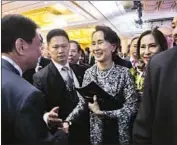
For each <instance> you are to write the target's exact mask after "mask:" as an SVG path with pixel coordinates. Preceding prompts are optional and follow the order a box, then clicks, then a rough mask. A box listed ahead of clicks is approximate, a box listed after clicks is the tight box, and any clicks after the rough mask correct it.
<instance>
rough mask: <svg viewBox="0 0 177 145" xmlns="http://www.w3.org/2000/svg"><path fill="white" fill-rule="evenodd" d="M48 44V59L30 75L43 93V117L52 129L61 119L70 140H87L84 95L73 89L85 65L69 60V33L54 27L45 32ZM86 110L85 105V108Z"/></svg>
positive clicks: (82, 141)
mask: <svg viewBox="0 0 177 145" xmlns="http://www.w3.org/2000/svg"><path fill="white" fill-rule="evenodd" d="M47 47H48V51H49V54H50V56H51V62H50V64H49V65H47V66H46V67H45V68H43V69H42V70H40V71H39V72H37V73H35V74H34V76H33V80H34V85H35V86H36V87H37V88H39V89H40V90H41V91H42V92H44V94H45V101H46V104H47V105H46V111H47V112H46V114H45V115H44V120H45V122H46V123H47V124H48V126H49V127H50V128H51V131H52V132H55V130H56V129H57V127H60V126H59V125H60V124H59V123H58V119H59V118H61V119H62V120H63V126H64V129H65V132H66V133H69V139H68V141H69V144H71V145H74V144H83V145H84V144H87V139H88V130H87V128H88V126H87V124H88V114H87V111H86V112H84V111H83V110H85V109H84V108H85V107H87V106H82V105H81V104H82V103H81V102H82V101H83V98H82V97H81V96H80V95H78V94H77V93H76V91H75V87H77V88H78V87H80V86H81V84H82V80H83V76H84V73H85V70H86V69H85V68H83V67H82V66H79V65H77V64H73V63H72V64H71V63H68V55H69V49H70V44H69V37H68V35H67V33H66V32H65V31H64V30H62V29H53V30H51V31H49V32H48V34H47ZM86 110H87V108H86Z"/></svg>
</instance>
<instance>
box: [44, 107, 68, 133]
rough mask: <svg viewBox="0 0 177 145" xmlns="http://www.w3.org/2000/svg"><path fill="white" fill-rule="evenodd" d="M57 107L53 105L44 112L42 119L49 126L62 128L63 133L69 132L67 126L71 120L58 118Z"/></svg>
mask: <svg viewBox="0 0 177 145" xmlns="http://www.w3.org/2000/svg"><path fill="white" fill-rule="evenodd" d="M58 111H59V107H54V108H53V109H52V110H51V111H50V112H46V113H45V114H44V117H43V118H44V121H45V122H46V123H47V125H48V127H49V128H52V127H57V129H62V130H63V131H64V132H65V133H69V126H70V125H71V122H69V121H63V120H62V119H60V118H58Z"/></svg>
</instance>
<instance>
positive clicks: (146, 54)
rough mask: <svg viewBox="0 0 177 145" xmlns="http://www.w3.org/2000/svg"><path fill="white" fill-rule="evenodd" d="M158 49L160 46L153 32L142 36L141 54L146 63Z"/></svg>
mask: <svg viewBox="0 0 177 145" xmlns="http://www.w3.org/2000/svg"><path fill="white" fill-rule="evenodd" d="M158 51H159V46H158V44H157V43H156V42H155V39H154V37H153V35H152V34H148V35H145V36H144V37H142V39H141V45H140V56H141V59H142V60H143V61H144V63H145V64H147V63H148V61H149V59H150V58H151V57H152V56H153V55H154V54H156V53H157V52H158Z"/></svg>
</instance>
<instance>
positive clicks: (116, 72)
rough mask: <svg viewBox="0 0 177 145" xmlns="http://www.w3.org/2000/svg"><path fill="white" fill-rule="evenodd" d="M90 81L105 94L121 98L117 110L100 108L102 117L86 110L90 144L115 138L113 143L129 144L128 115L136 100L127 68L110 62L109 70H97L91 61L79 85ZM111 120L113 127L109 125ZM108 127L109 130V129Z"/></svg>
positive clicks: (132, 111) (135, 109)
mask: <svg viewBox="0 0 177 145" xmlns="http://www.w3.org/2000/svg"><path fill="white" fill-rule="evenodd" d="M92 81H94V82H95V83H96V84H97V85H99V86H100V87H101V88H102V89H103V90H104V91H106V92H107V93H108V94H109V95H111V96H115V98H114V99H119V97H124V99H125V102H124V104H123V107H122V108H120V109H117V110H102V111H103V112H104V116H105V117H102V118H101V117H98V116H96V115H95V114H93V113H92V112H90V142H91V144H92V145H100V144H115V142H111V140H112V139H115V141H116V144H121V145H124V144H129V143H130V140H131V126H132V125H131V123H132V117H133V116H134V115H135V114H136V112H137V109H138V102H139V98H138V95H137V94H136V90H135V85H134V82H133V80H132V78H131V75H130V72H129V70H128V69H127V68H125V67H122V66H119V65H115V64H113V66H112V68H111V69H109V70H104V71H100V70H99V69H98V67H97V65H96V64H95V65H94V66H92V67H91V68H89V69H88V70H87V71H86V72H85V75H84V80H83V85H82V86H83V87H84V86H86V85H88V84H89V83H90V82H92ZM117 94H118V95H117ZM113 122H114V123H115V124H114V125H115V126H112V124H113ZM106 129H107V130H106ZM115 129H116V131H115ZM105 130H106V131H105ZM110 130H112V132H109V131H110ZM108 132H109V133H108ZM113 136H115V137H113ZM105 139H108V140H105ZM109 139H110V140H109Z"/></svg>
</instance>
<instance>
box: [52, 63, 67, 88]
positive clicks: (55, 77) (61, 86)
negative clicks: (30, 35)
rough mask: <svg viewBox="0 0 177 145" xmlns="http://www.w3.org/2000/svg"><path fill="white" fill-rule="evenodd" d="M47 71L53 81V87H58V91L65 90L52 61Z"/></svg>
mask: <svg viewBox="0 0 177 145" xmlns="http://www.w3.org/2000/svg"><path fill="white" fill-rule="evenodd" d="M49 71H50V73H51V75H50V77H52V78H53V80H54V83H55V84H54V85H57V86H59V87H60V90H63V89H66V85H65V82H64V80H63V78H62V76H61V74H60V73H59V72H58V70H57V68H56V67H55V65H54V64H53V62H52V61H51V62H50V64H49Z"/></svg>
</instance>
